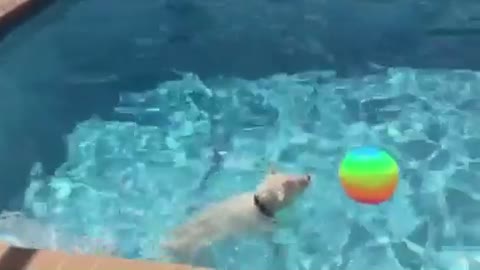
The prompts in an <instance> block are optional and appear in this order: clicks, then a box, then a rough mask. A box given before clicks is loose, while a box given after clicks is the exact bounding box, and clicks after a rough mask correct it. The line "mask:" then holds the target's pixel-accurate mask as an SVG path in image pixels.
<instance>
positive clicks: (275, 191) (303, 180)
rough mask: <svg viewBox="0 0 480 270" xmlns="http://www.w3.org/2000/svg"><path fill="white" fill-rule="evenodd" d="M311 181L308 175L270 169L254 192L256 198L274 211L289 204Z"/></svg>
mask: <svg viewBox="0 0 480 270" xmlns="http://www.w3.org/2000/svg"><path fill="white" fill-rule="evenodd" d="M310 182H311V177H310V175H308V174H306V175H292V174H284V173H280V172H277V171H275V170H274V169H270V170H269V172H268V174H267V175H266V176H265V179H264V180H263V182H262V183H261V184H260V185H259V186H258V187H257V190H256V192H255V195H256V197H257V198H258V200H259V201H260V202H261V203H262V205H264V206H265V207H266V208H267V209H268V210H269V211H270V212H272V213H275V212H277V211H279V210H282V209H283V208H285V207H286V206H288V205H290V204H291V203H292V202H293V201H294V199H295V198H296V197H298V195H300V194H301V193H302V192H303V191H304V190H305V189H306V188H307V187H308V186H309V185H310Z"/></svg>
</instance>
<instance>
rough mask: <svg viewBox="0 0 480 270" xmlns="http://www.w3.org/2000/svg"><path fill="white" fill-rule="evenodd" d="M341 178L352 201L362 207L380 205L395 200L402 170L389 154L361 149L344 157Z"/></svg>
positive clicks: (372, 148)
mask: <svg viewBox="0 0 480 270" xmlns="http://www.w3.org/2000/svg"><path fill="white" fill-rule="evenodd" d="M338 174H339V178H340V182H341V184H342V186H343V189H344V190H345V193H346V194H347V195H348V196H349V197H350V198H352V199H354V200H355V201H357V202H360V203H366V204H379V203H382V202H384V201H386V200H388V199H390V198H391V197H392V196H393V193H394V192H395V189H396V187H397V183H398V178H399V168H398V165H397V162H396V161H395V160H394V159H393V158H392V157H391V156H390V155H389V154H388V153H387V152H385V151H383V150H381V149H378V148H375V147H360V148H356V149H353V150H351V151H349V152H348V153H347V154H346V155H345V157H344V159H343V160H342V162H341V163H340V168H339V172H338Z"/></svg>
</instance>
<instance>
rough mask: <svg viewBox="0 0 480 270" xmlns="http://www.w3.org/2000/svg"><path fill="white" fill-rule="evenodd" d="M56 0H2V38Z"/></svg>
mask: <svg viewBox="0 0 480 270" xmlns="http://www.w3.org/2000/svg"><path fill="white" fill-rule="evenodd" d="M53 2H55V0H0V40H1V39H3V38H4V37H5V36H6V35H8V34H9V33H10V32H11V31H12V30H13V29H14V28H15V27H17V26H19V25H21V24H22V23H24V22H25V21H27V20H28V19H30V18H31V17H33V16H35V15H36V14H37V13H38V12H40V11H41V10H43V9H44V8H46V7H48V6H49V5H50V4H52V3H53Z"/></svg>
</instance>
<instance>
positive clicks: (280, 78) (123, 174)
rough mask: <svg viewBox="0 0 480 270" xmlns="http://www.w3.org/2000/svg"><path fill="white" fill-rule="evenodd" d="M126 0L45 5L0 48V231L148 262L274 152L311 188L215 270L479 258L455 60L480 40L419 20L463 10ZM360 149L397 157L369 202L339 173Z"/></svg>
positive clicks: (429, 265)
mask: <svg viewBox="0 0 480 270" xmlns="http://www.w3.org/2000/svg"><path fill="white" fill-rule="evenodd" d="M387 2H388V3H387ZM119 3H121V4H119ZM142 3H143V4H142V5H139V4H136V2H132V1H121V2H120V1H119V0H103V1H93V0H84V1H74V0H72V1H69V2H62V3H61V4H55V5H54V6H52V8H51V9H49V10H47V11H46V12H45V13H43V14H42V15H40V16H38V17H36V18H34V19H33V20H32V21H31V22H30V23H27V24H26V25H24V26H22V28H19V29H18V30H17V31H16V32H15V33H13V34H12V35H11V36H9V37H7V38H6V39H5V40H3V41H2V43H0V96H1V98H0V109H1V110H2V111H1V112H2V113H1V114H0V127H1V131H2V132H1V133H0V175H1V176H2V177H1V178H0V184H1V186H2V189H0V208H2V209H4V208H7V205H8V207H9V208H12V209H13V210H17V211H20V212H21V213H4V214H3V215H2V216H0V239H3V240H6V241H9V242H11V243H13V244H15V245H22V246H31V247H45V248H59V249H64V250H69V251H80V252H86V253H112V254H113V255H117V256H122V257H128V258H143V259H153V260H160V261H163V260H164V259H163V258H162V257H161V254H162V250H160V249H159V246H160V243H161V242H162V241H163V240H164V238H165V236H166V234H167V232H168V231H169V230H170V229H172V228H174V227H175V226H177V225H179V224H180V223H181V222H183V221H185V220H186V219H187V218H188V217H190V216H191V215H192V214H194V213H196V212H197V211H199V210H201V209H202V208H203V207H204V206H205V205H206V204H208V203H210V202H215V201H218V200H221V199H223V198H226V197H228V196H231V195H234V194H237V193H239V192H243V191H247V190H250V189H252V188H254V187H255V185H256V184H257V183H258V182H259V181H260V180H261V178H262V177H263V175H264V172H265V170H266V168H267V166H268V164H269V163H270V162H273V163H275V164H276V166H277V167H279V168H280V169H281V170H283V171H286V172H310V173H312V174H313V175H314V178H313V184H312V186H311V187H310V188H309V190H308V191H307V192H306V193H305V194H304V195H303V196H302V197H301V198H300V199H299V200H298V201H297V203H296V204H295V206H294V207H293V208H292V209H290V213H289V214H290V215H289V220H288V221H289V222H288V223H286V224H284V226H281V227H278V228H277V229H276V230H275V233H274V235H273V238H272V239H265V238H261V237H254V236H251V237H246V238H241V239H235V241H232V242H228V243H219V244H216V245H214V246H213V247H212V254H211V255H212V256H211V257H210V258H209V259H210V261H209V263H211V264H213V265H214V266H216V267H217V269H232V270H243V269H265V270H267V269H288V270H297V269H298V270H324V269H325V270H365V269H370V270H386V269H391V270H397V269H398V270H417V269H422V270H427V269H429V270H430V269H432V270H433V269H435V270H437V269H442V270H443V269H446V270H451V269H458V270H460V269H465V268H462V267H463V263H464V261H465V258H466V259H467V260H468V261H470V263H474V261H475V260H476V261H478V260H479V259H478V254H475V253H474V252H475V250H476V248H477V246H478V245H479V244H480V235H479V232H478V229H477V228H478V224H479V222H480V211H479V210H478V206H477V205H478V202H479V200H480V185H479V184H478V181H477V180H478V178H479V174H480V166H479V164H480V163H479V162H480V150H479V149H480V129H479V128H478V127H479V126H480V120H479V118H478V112H479V110H480V99H479V98H478V94H479V93H480V73H478V72H474V71H466V70H458V68H467V69H478V68H479V67H480V65H479V63H480V61H479V58H478V57H479V55H480V54H478V53H477V51H478V44H480V41H479V39H478V37H475V36H455V37H454V38H452V37H438V36H436V37H434V38H432V37H430V36H428V35H426V34H425V33H424V32H423V31H424V30H425V29H430V28H429V27H430V26H432V25H433V26H435V24H434V23H433V22H434V21H435V19H438V18H440V17H442V16H444V17H443V18H444V19H445V20H444V21H453V19H454V18H451V17H452V16H454V15H455V14H459V13H460V14H463V13H464V12H467V11H468V10H473V9H471V8H465V7H463V8H461V7H457V8H456V9H454V8H451V9H450V7H451V6H448V8H445V6H444V4H445V3H443V1H421V2H416V1H415V2H414V1H412V2H410V1H402V2H395V1H385V2H383V1H365V2H362V3H359V2H357V1H352V0H335V1H302V4H301V5H300V4H299V2H298V1H257V0H254V1H253V0H252V1H250V0H248V1H247V0H246V1H242V2H241V5H240V4H238V3H240V2H238V1H237V2H235V1H230V2H229V1H226V2H222V3H224V4H222V3H220V2H218V1H202V2H201V3H200V2H199V1H198V2H197V1H193V0H192V1H189V0H182V1H180V0H178V1H176V2H172V1H169V0H163V1H157V0H145V1H143V2H142ZM176 3H180V4H176ZM459 3H460V2H459ZM452 4H453V3H452ZM442 5H443V6H442ZM112 7H115V8H112ZM351 10H355V11H356V12H355V13H352V12H351ZM446 10H455V12H452V13H455V14H453V15H452V14H447V13H448V12H446V13H445V11H446ZM462 12H463V13H462ZM449 16H450V17H449ZM464 17H466V16H464ZM450 19H452V20H450ZM440 21H442V22H443V20H440ZM433 26H432V27H433ZM382 65H385V66H393V67H392V68H388V69H387V68H385V69H384V68H382V67H381V66H382ZM400 65H401V66H409V67H410V68H402V67H399V66H400ZM423 68H428V69H423ZM452 68H456V69H452ZM184 71H191V72H192V73H185V72H184ZM285 73H288V74H289V75H286V74H285ZM340 75H341V76H340ZM118 97H119V98H118ZM365 145H369V146H376V147H382V148H384V149H386V150H387V151H388V152H389V153H391V154H392V155H393V156H394V157H395V159H396V160H397V161H398V163H399V167H400V172H401V179H400V182H399V187H398V190H397V192H396V194H395V196H394V198H393V199H392V200H391V201H389V202H387V203H385V204H382V205H379V206H364V205H360V204H357V203H355V202H353V201H351V200H350V199H348V198H347V197H346V196H345V195H344V194H343V191H342V190H341V186H340V185H339V181H338V179H337V175H336V173H337V166H338V163H339V161H340V158H341V157H342V156H343V154H344V153H345V151H347V150H349V149H351V148H354V147H358V146H365ZM31 167H33V168H32V169H31V170H30V168H31ZM30 171H31V173H30V175H29V172H30ZM25 189H26V190H25ZM475 256H477V257H475ZM247 262H248V263H247Z"/></svg>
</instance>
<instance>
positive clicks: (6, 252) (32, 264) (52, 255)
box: [0, 242, 206, 270]
mask: <svg viewBox="0 0 480 270" xmlns="http://www.w3.org/2000/svg"><path fill="white" fill-rule="evenodd" d="M109 269H112V270H206V269H205V268H198V267H193V266H188V265H180V264H165V263H154V262H149V261H141V260H127V259H121V258H113V257H103V256H91V255H74V254H68V253H66V252H61V251H50V250H37V249H25V248H18V247H13V246H10V245H8V244H6V243H2V242H0V270H109Z"/></svg>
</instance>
